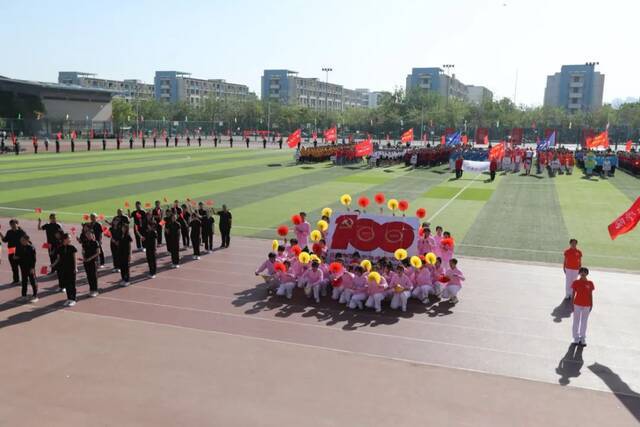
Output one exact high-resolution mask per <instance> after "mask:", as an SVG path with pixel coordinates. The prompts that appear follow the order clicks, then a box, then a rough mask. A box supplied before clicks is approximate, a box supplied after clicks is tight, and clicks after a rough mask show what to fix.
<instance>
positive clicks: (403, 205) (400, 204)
mask: <svg viewBox="0 0 640 427" xmlns="http://www.w3.org/2000/svg"><path fill="white" fill-rule="evenodd" d="M407 209H409V202H407V201H406V200H400V201H399V202H398V210H399V211H401V212H404V211H406V210H407Z"/></svg>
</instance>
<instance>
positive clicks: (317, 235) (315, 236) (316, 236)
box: [309, 230, 322, 242]
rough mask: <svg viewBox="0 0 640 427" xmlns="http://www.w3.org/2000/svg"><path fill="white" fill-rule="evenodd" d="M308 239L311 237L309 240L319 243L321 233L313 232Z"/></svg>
mask: <svg viewBox="0 0 640 427" xmlns="http://www.w3.org/2000/svg"><path fill="white" fill-rule="evenodd" d="M309 237H311V240H313V241H314V242H319V241H320V239H322V233H321V232H320V231H318V230H313V231H312V232H311V234H310V235H309Z"/></svg>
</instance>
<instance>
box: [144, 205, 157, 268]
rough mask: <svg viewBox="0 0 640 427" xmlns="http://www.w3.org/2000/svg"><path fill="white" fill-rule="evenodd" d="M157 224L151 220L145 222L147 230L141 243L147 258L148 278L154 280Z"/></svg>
mask: <svg viewBox="0 0 640 427" xmlns="http://www.w3.org/2000/svg"><path fill="white" fill-rule="evenodd" d="M157 225H158V224H157V223H156V222H155V220H154V219H153V218H152V219H151V220H150V221H148V222H147V228H146V230H145V232H144V235H143V236H142V243H143V244H144V247H145V249H146V250H145V254H146V256H147V264H148V265H149V277H150V278H152V279H155V278H156V269H157V262H156V241H157V240H158V234H159V233H158V232H157V231H156V230H157Z"/></svg>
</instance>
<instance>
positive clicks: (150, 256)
mask: <svg viewBox="0 0 640 427" xmlns="http://www.w3.org/2000/svg"><path fill="white" fill-rule="evenodd" d="M214 215H216V216H218V218H219V224H218V228H219V230H220V240H221V244H220V248H228V247H229V244H230V240H231V237H230V235H231V226H232V215H231V212H230V211H229V210H228V209H227V207H226V205H222V209H220V210H216V209H214V208H212V207H205V203H203V202H200V203H197V204H196V203H195V202H189V203H182V204H181V203H180V202H179V201H178V200H176V201H174V203H173V204H172V205H170V206H162V205H161V203H160V201H156V202H155V205H154V207H152V208H151V207H149V208H147V209H143V208H142V204H141V203H140V202H136V203H135V209H134V210H133V211H131V210H129V209H128V210H127V213H126V214H125V213H124V212H123V210H122V209H118V210H117V212H116V215H115V216H114V217H113V218H112V219H111V220H107V219H105V218H104V217H103V216H102V215H96V214H95V213H92V214H90V215H87V216H86V217H85V220H86V221H85V222H84V223H83V224H82V229H81V230H80V231H79V233H77V232H76V229H75V227H71V228H70V229H69V230H68V231H65V230H64V229H63V226H62V224H60V223H59V222H58V221H57V218H56V215H55V214H54V213H52V214H50V215H49V221H48V222H47V223H46V224H43V223H42V221H41V220H40V219H38V230H42V231H44V232H45V235H46V243H44V245H43V249H46V250H47V254H48V256H49V264H50V266H49V267H43V269H42V271H40V274H41V275H47V274H49V275H54V274H55V275H56V276H57V278H58V291H59V292H66V296H67V301H66V303H65V304H66V305H67V306H74V305H75V304H76V301H77V297H76V281H77V273H78V265H77V263H78V262H81V263H82V265H83V267H84V272H85V274H86V280H87V282H88V284H89V291H90V293H89V295H90V296H91V297H96V296H98V294H99V289H98V270H99V269H103V268H106V264H105V261H106V260H105V250H104V246H105V244H104V240H105V238H108V239H109V248H110V252H111V257H112V264H113V270H112V271H113V272H115V273H120V277H121V281H120V284H121V285H122V286H129V284H130V280H131V278H130V273H129V270H130V264H131V253H132V250H137V251H139V252H144V253H145V255H146V261H147V264H148V267H149V271H148V275H149V277H150V278H151V279H153V278H155V276H156V272H157V268H158V266H157V251H158V248H159V247H161V246H162V244H163V237H164V240H165V244H166V249H167V252H168V253H169V254H170V256H171V267H172V268H180V250H186V249H187V248H192V250H193V259H194V260H199V259H200V256H201V255H202V254H207V253H209V252H210V251H212V250H213V249H214V247H213V236H214V225H215V220H214ZM101 221H103V222H104V224H103V223H102V222H101ZM132 234H133V238H132ZM0 239H2V242H4V243H6V244H7V254H8V258H9V264H10V265H11V270H12V274H13V282H12V284H21V285H22V292H21V297H20V300H21V301H31V302H34V303H35V302H38V284H37V280H36V271H35V267H36V249H35V248H34V246H33V244H32V243H31V239H30V237H29V236H28V235H27V234H26V233H25V232H24V230H22V228H20V225H19V222H18V220H17V219H12V220H10V221H9V230H7V231H6V233H4V234H3V233H2V232H1V231H0ZM74 241H75V242H77V243H78V244H80V246H81V258H80V261H78V259H77V255H76V254H77V252H78V249H76V247H75V246H74ZM134 244H135V249H134V247H133V245H134ZM202 247H204V251H202ZM29 284H30V285H31V289H32V297H31V298H30V299H29V298H28V297H27V291H28V285H29Z"/></svg>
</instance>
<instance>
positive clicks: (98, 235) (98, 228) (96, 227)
mask: <svg viewBox="0 0 640 427" xmlns="http://www.w3.org/2000/svg"><path fill="white" fill-rule="evenodd" d="M89 218H90V219H91V222H90V223H89V225H90V226H91V231H93V235H94V236H95V239H96V242H97V243H98V257H99V260H100V268H103V267H104V250H103V249H102V224H100V223H99V222H98V219H97V217H96V214H95V213H92V214H91V215H89Z"/></svg>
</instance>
